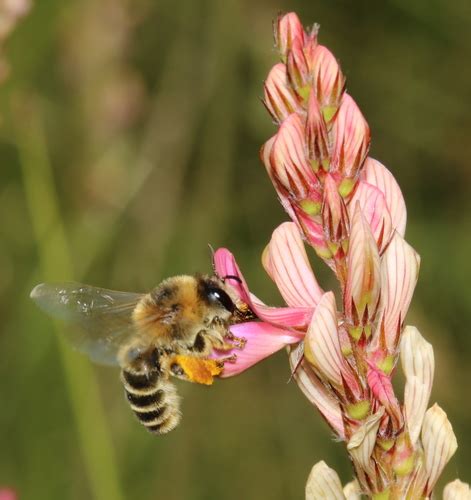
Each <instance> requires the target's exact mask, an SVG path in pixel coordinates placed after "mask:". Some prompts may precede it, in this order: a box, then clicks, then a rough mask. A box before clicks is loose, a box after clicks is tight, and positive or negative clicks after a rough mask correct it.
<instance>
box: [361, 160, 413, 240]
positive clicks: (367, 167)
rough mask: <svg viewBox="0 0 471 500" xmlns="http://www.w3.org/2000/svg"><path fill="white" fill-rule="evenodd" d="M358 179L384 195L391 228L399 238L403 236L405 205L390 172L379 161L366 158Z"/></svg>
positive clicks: (405, 218) (405, 216)
mask: <svg viewBox="0 0 471 500" xmlns="http://www.w3.org/2000/svg"><path fill="white" fill-rule="evenodd" d="M360 178H361V179H362V180H364V181H366V182H368V184H372V185H373V186H376V187H377V188H378V189H379V190H380V191H381V192H382V193H383V194H384V198H385V200H386V205H387V207H388V209H389V212H390V214H391V220H392V226H393V228H394V229H396V231H397V232H398V233H399V234H400V235H401V236H404V234H405V232H406V220H407V212H406V204H405V202H404V197H403V196H402V192H401V189H400V187H399V185H398V183H397V182H396V179H394V176H393V175H392V174H391V172H390V171H389V170H388V169H387V168H386V167H385V166H384V165H382V164H381V163H380V162H379V161H377V160H374V159H373V158H367V159H366V161H365V163H364V165H363V168H362V171H361V174H360Z"/></svg>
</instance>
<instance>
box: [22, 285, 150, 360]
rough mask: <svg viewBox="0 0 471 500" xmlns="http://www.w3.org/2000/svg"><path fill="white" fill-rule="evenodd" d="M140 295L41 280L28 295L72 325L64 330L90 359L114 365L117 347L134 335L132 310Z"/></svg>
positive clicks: (42, 307)
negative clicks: (42, 281)
mask: <svg viewBox="0 0 471 500" xmlns="http://www.w3.org/2000/svg"><path fill="white" fill-rule="evenodd" d="M142 297H143V295H142V294H139V293H128V292H116V291H114V290H106V289H104V288H95V287H93V286H89V285H83V284H80V283H56V284H50V283H42V284H40V285H38V286H36V287H35V288H34V289H33V291H32V292H31V298H32V299H33V300H34V301H35V302H36V304H37V305H38V306H39V307H40V308H41V309H42V310H43V311H45V312H46V313H47V314H49V315H50V316H52V317H53V318H57V319H59V320H63V321H65V322H67V323H70V324H71V325H73V327H74V328H70V329H66V330H65V331H64V333H65V335H66V337H67V338H68V339H69V340H70V341H71V342H72V344H73V346H74V347H76V348H77V349H78V350H80V351H82V352H84V353H86V354H87V355H88V356H89V357H90V358H91V359H92V360H93V361H96V362H98V363H104V364H117V354H118V351H119V348H120V347H121V346H122V345H123V344H125V343H126V342H127V341H128V340H129V339H130V338H131V337H132V336H134V335H135V334H136V330H135V326H134V324H133V321H132V312H133V310H134V308H135V307H136V304H137V303H138V302H139V300H140V299H141V298H142Z"/></svg>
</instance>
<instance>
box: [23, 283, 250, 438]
mask: <svg viewBox="0 0 471 500" xmlns="http://www.w3.org/2000/svg"><path fill="white" fill-rule="evenodd" d="M227 278H233V279H237V278H236V277H227ZM31 298H32V299H33V300H34V301H35V302H36V303H37V305H38V306H39V307H40V308H41V309H43V310H44V311H45V312H47V313H48V314H50V315H51V316H53V317H55V318H58V319H61V320H64V321H66V322H68V323H70V324H72V325H74V326H75V327H78V328H71V329H65V330H64V333H65V335H66V336H67V337H68V339H69V340H70V341H71V342H72V344H73V346H75V347H76V348H77V349H78V350H80V351H82V352H84V353H86V354H87V355H88V356H89V357H90V358H91V359H92V360H94V361H96V362H98V363H102V364H110V365H119V366H120V367H121V381H122V383H123V385H124V389H125V394H126V397H127V400H128V402H129V404H130V406H131V408H132V410H133V411H134V413H135V414H136V416H137V417H138V419H139V420H140V422H141V423H142V424H143V425H144V426H145V427H146V428H147V430H149V431H150V432H153V433H156V434H164V433H166V432H169V431H171V430H172V429H174V428H175V427H176V426H177V424H178V423H179V421H180V418H181V413H180V398H179V396H178V394H177V391H176V388H175V386H174V384H173V383H172V382H171V380H170V377H171V376H173V377H177V378H180V379H184V380H189V381H192V382H197V383H200V384H206V385H209V384H211V383H212V382H213V379H214V377H215V376H217V375H219V374H220V373H221V372H222V370H223V366H224V358H223V359H222V361H221V359H212V358H211V357H210V355H211V354H212V353H213V350H217V351H219V352H222V353H224V352H227V353H229V351H232V350H233V349H236V348H242V347H243V345H244V339H239V338H237V337H234V336H233V335H232V334H231V333H230V331H229V326H230V325H231V324H234V323H237V322H240V321H243V320H245V319H250V318H251V317H253V316H252V313H251V311H250V309H249V308H248V307H247V306H246V305H245V304H244V303H241V302H240V301H239V300H238V298H237V297H236V296H235V294H234V292H233V291H232V290H231V288H230V287H229V286H227V285H226V283H225V279H221V278H219V277H218V276H206V275H202V276H174V277H171V278H168V279H166V280H164V281H163V282H162V283H160V284H159V285H158V286H157V287H155V288H154V289H153V290H152V291H151V292H149V293H147V294H139V293H128V292H117V291H112V290H106V289H104V288H96V287H92V286H89V285H83V284H80V283H58V284H47V283H43V284H40V285H38V286H36V287H35V288H34V289H33V291H32V292H31ZM235 357H236V355H234V354H231V355H228V356H227V357H226V358H225V360H226V361H229V362H230V361H233V360H234V359H235Z"/></svg>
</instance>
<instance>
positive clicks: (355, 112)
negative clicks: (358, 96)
mask: <svg viewBox="0 0 471 500" xmlns="http://www.w3.org/2000/svg"><path fill="white" fill-rule="evenodd" d="M332 133H333V137H334V146H333V151H332V164H331V166H332V170H333V171H334V172H340V173H341V174H342V175H343V176H344V177H347V178H349V179H353V178H354V177H355V176H356V174H357V172H358V171H359V169H360V167H361V166H362V165H363V162H364V161H365V158H366V155H367V154H368V149H369V146H370V129H369V127H368V124H367V123H366V120H365V119H364V117H363V115H362V114H361V111H360V110H359V108H358V106H357V105H356V103H355V101H354V100H353V99H352V98H351V97H350V96H349V95H348V94H344V95H343V98H342V103H341V105H340V109H339V112H338V114H337V116H336V118H335V120H334V125H333V127H332Z"/></svg>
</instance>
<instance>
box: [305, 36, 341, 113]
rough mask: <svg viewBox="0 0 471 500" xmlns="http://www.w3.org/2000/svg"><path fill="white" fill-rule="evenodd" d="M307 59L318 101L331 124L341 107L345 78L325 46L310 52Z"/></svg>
mask: <svg viewBox="0 0 471 500" xmlns="http://www.w3.org/2000/svg"><path fill="white" fill-rule="evenodd" d="M306 59H307V63H308V65H309V67H310V70H311V74H312V84H313V87H314V89H315V91H316V97H317V100H318V101H319V105H320V107H321V110H322V113H323V115H324V118H325V121H326V122H330V121H331V120H332V119H333V117H334V116H335V112H336V111H337V109H338V107H339V105H340V101H341V98H342V94H343V91H344V88H345V78H344V76H343V75H342V71H341V69H340V66H339V63H338V62H337V59H336V58H335V56H334V55H333V54H332V52H331V51H330V50H329V49H328V48H327V47H324V46H323V45H318V46H317V47H316V48H315V49H314V50H313V51H310V53H309V54H307V57H306Z"/></svg>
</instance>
